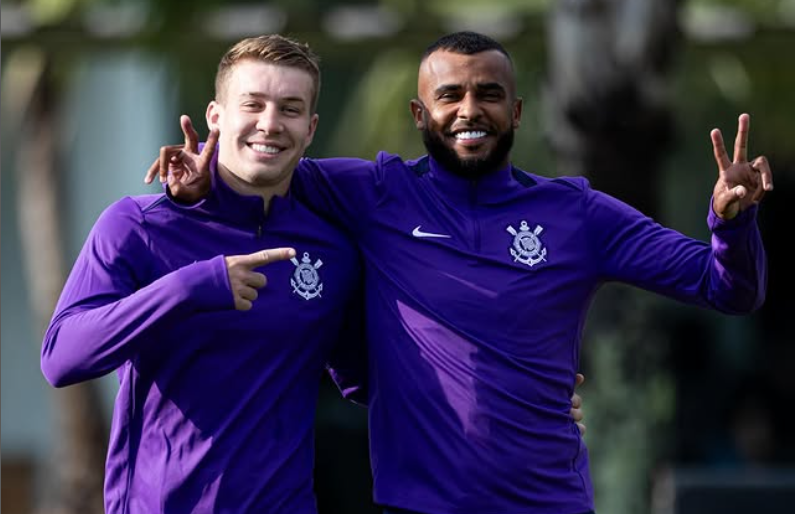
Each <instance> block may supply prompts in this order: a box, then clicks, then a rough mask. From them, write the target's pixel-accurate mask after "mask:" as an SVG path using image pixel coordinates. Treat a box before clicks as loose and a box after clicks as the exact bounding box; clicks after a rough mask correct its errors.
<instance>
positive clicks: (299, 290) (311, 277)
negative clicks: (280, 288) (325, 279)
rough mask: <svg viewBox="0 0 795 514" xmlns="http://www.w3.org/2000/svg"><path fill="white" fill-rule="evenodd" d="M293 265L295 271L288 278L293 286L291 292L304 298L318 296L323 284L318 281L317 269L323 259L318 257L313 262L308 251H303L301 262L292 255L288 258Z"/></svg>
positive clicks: (309, 298)
mask: <svg viewBox="0 0 795 514" xmlns="http://www.w3.org/2000/svg"><path fill="white" fill-rule="evenodd" d="M290 262H292V263H293V264H294V265H295V271H294V272H293V276H292V278H291V279H290V284H291V285H292V286H293V293H296V294H297V295H299V296H301V297H303V298H304V300H311V299H312V298H314V297H316V296H320V293H321V291H323V284H322V283H321V282H320V275H318V272H317V270H318V269H319V268H320V267H321V266H322V265H323V261H321V260H320V259H318V260H317V261H316V262H315V263H314V264H312V260H311V259H310V258H309V252H304V256H303V258H302V259H301V262H298V259H297V258H295V257H293V258H292V259H290Z"/></svg>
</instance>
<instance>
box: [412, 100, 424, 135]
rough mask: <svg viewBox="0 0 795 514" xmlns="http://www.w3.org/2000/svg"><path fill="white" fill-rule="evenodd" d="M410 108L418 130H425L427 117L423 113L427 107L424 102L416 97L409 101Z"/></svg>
mask: <svg viewBox="0 0 795 514" xmlns="http://www.w3.org/2000/svg"><path fill="white" fill-rule="evenodd" d="M409 109H410V110H411V117H412V118H414V126H415V127H417V129H418V130H424V129H425V117H424V116H423V115H422V114H423V111H424V110H425V107H423V105H422V102H420V101H419V100H417V99H416V98H415V99H414V100H412V101H411V102H409Z"/></svg>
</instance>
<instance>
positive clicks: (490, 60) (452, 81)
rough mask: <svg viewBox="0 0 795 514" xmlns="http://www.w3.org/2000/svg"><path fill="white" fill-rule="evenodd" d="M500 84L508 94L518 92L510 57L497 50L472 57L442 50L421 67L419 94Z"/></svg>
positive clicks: (430, 56) (426, 60)
mask: <svg viewBox="0 0 795 514" xmlns="http://www.w3.org/2000/svg"><path fill="white" fill-rule="evenodd" d="M495 83H496V84H500V85H501V86H502V87H504V88H505V90H506V91H508V93H510V94H513V93H514V91H515V79H514V73H513V68H512V67H511V63H510V61H509V60H508V58H507V57H506V56H505V55H503V54H502V53H501V52H499V51H497V50H488V51H485V52H480V53H476V54H472V55H466V54H459V53H455V52H449V51H446V50H440V51H437V52H434V53H432V54H431V55H429V56H428V57H427V58H426V59H425V61H423V63H422V65H421V66H420V72H419V80H418V88H419V92H420V94H422V93H424V92H431V91H433V90H435V89H437V88H439V87H442V86H462V87H472V86H476V85H478V84H495Z"/></svg>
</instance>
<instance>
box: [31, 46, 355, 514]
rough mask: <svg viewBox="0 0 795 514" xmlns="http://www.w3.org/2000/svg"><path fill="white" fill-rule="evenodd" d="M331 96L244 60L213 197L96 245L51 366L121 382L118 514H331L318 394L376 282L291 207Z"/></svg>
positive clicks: (156, 200) (306, 66) (157, 210)
mask: <svg viewBox="0 0 795 514" xmlns="http://www.w3.org/2000/svg"><path fill="white" fill-rule="evenodd" d="M319 83H320V73H319V69H318V65H317V59H316V57H315V56H314V54H312V52H311V51H310V50H309V48H308V47H307V46H305V45H303V44H299V43H296V42H294V41H292V40H290V39H287V38H284V37H281V36H275V35H272V36H263V37H258V38H250V39H246V40H243V41H241V42H240V43H238V44H237V45H235V46H233V47H232V48H231V49H230V50H229V51H228V52H227V53H226V54H225V55H224V57H223V58H222V59H221V62H220V65H219V68H218V74H217V79H216V97H215V99H214V100H213V101H212V102H210V103H209V105H208V106H207V114H206V117H207V123H208V125H209V127H210V128H211V129H212V132H211V135H210V138H209V142H210V145H209V146H208V151H206V152H205V153H204V154H203V158H204V159H207V160H210V159H211V157H212V152H211V151H209V150H211V149H212V148H213V147H215V144H216V141H217V143H218V152H217V154H216V155H215V157H214V158H213V160H212V162H211V163H208V164H209V169H210V171H211V174H212V182H213V184H214V187H213V191H212V193H211V194H210V195H209V196H207V198H205V199H204V200H203V201H202V202H201V203H199V204H198V205H194V206H190V207H186V206H183V205H180V204H178V203H176V202H174V201H172V199H171V198H169V197H168V196H167V195H165V194H155V195H144V196H137V197H128V198H123V199H121V200H119V201H118V202H116V203H114V204H113V205H111V206H110V207H109V208H108V209H107V210H106V211H105V212H104V213H103V214H102V215H101V216H100V218H99V220H98V221H97V223H96V224H95V226H94V227H93V229H92V231H91V233H90V235H89V236H88V239H87V241H86V243H85V246H84V247H83V250H82V252H81V253H80V256H79V257H78V259H77V262H76V263H75V265H74V268H73V270H72V272H71V274H70V276H69V279H68V281H67V283H66V285H65V287H64V290H63V292H62V294H61V298H60V300H59V302H58V305H57V307H56V309H55V313H54V315H53V318H52V321H51V323H50V326H49V328H48V330H47V332H46V335H45V337H44V342H43V346H42V353H41V366H42V370H43V372H44V375H45V376H46V378H47V380H48V381H49V382H50V383H51V384H52V385H54V386H56V387H62V386H68V385H70V384H74V383H77V382H81V381H84V380H89V379H93V378H96V377H99V376H102V375H105V374H107V373H110V372H112V371H114V370H118V375H119V382H120V390H119V393H118V396H117V398H116V405H115V409H114V414H113V423H112V429H111V434H110V445H109V450H108V457H107V465H106V477H105V509H106V512H108V513H153V512H164V513H166V512H168V513H178V514H182V513H188V512H213V513H222V512H228V513H234V514H237V513H268V512H273V513H276V512H279V513H290V514H312V513H314V512H315V511H316V505H315V504H316V502H315V498H314V493H313V483H312V477H313V473H312V471H313V461H314V457H313V456H314V454H313V448H314V437H313V435H314V432H313V427H314V416H315V407H316V403H317V396H318V389H319V383H320V380H321V376H322V373H323V370H324V367H325V366H326V365H327V363H328V362H329V361H330V360H333V358H335V357H340V355H341V354H342V353H343V352H344V351H345V349H344V347H342V346H340V345H336V342H337V339H338V337H340V336H341V330H342V329H343V324H344V321H345V320H346V317H347V316H348V315H349V312H348V311H350V310H351V309H349V301H350V300H351V298H352V296H353V294H354V292H355V291H356V289H357V282H356V279H357V278H358V276H359V267H358V260H357V259H358V257H357V253H356V251H355V249H354V247H353V246H352V245H351V244H350V243H349V242H348V241H347V240H346V238H345V237H344V236H343V234H342V233H341V232H339V231H338V230H337V229H335V228H334V227H333V226H331V225H330V224H329V223H327V222H326V221H324V220H323V219H321V218H319V217H318V216H317V215H315V214H313V213H312V211H310V210H309V209H307V208H306V207H304V205H302V204H301V203H300V202H299V201H298V200H296V199H295V197H292V196H289V195H287V194H286V193H287V190H288V187H289V184H290V179H291V176H292V174H293V170H294V169H295V166H296V164H297V163H298V161H299V159H300V158H301V156H302V155H303V153H304V150H305V149H306V148H307V147H308V146H309V144H310V143H311V142H312V137H313V136H314V134H315V128H316V127H317V122H318V116H317V114H316V113H315V107H316V103H317V94H318V88H319ZM265 274H267V285H266V276H265ZM353 314H355V313H353ZM352 338H353V337H352ZM341 358H342V357H341ZM342 362H344V359H343V361H342ZM344 369H345V368H338V369H337V370H336V373H333V376H334V377H336V378H337V379H338V380H339V383H340V384H344V378H345V373H344ZM343 387H345V386H344V385H343ZM354 391H355V390H353V389H348V392H349V393H351V392H354Z"/></svg>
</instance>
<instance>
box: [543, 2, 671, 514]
mask: <svg viewBox="0 0 795 514" xmlns="http://www.w3.org/2000/svg"><path fill="white" fill-rule="evenodd" d="M678 6H679V2H677V1H675V0H615V1H606V0H561V1H559V2H557V3H556V4H555V6H554V8H553V9H552V11H551V13H550V18H549V21H548V30H549V75H548V83H547V84H546V88H545V89H546V91H545V93H546V94H545V108H546V109H547V111H546V113H547V120H546V121H547V123H546V128H547V135H548V140H549V142H550V144H551V147H552V150H553V152H554V153H555V155H556V157H557V160H558V163H559V168H560V171H561V172H562V173H564V174H579V175H585V176H587V177H588V178H589V180H590V181H591V183H592V184H593V186H594V187H595V188H597V189H600V190H602V191H605V192H607V193H610V194H612V195H614V196H616V197H618V198H620V199H622V200H624V201H626V202H628V203H629V204H631V205H633V206H635V207H636V208H638V209H639V210H641V211H642V212H644V213H645V214H647V215H650V216H653V217H656V216H657V215H658V214H659V213H658V205H657V201H658V198H659V193H658V187H659V182H660V171H661V169H662V165H663V164H664V163H663V157H664V156H665V155H666V152H668V151H669V150H670V148H671V144H670V143H671V139H672V124H673V123H672V108H671V103H670V95H669V90H670V84H669V83H670V75H671V64H672V60H673V56H674V53H675V50H676V47H677V44H678V42H679V30H678V26H677V8H678ZM653 305H654V304H653V302H652V301H651V299H650V297H649V296H648V294H645V293H641V292H639V291H635V290H633V289H631V288H627V287H617V286H610V287H607V288H605V289H603V290H602V291H601V292H600V294H599V296H598V297H597V300H596V302H595V305H594V309H593V311H592V312H591V315H590V317H589V321H588V325H587V329H586V332H587V337H585V339H584V341H585V345H584V348H583V350H582V355H583V357H582V363H583V365H584V367H585V374H586V376H588V377H590V378H589V381H590V385H591V387H589V389H588V392H587V393H586V395H585V396H586V397H587V400H586V403H587V404H588V406H589V407H588V413H589V418H590V419H589V422H590V423H589V425H590V426H591V427H592V428H593V430H592V433H593V436H592V437H594V438H595V440H596V441H597V442H598V446H596V447H595V448H594V449H592V451H591V456H592V459H591V468H592V476H593V478H594V482H595V483H594V486H595V490H596V501H597V507H598V508H597V510H598V511H605V512H611V513H613V514H624V513H626V514H630V513H634V512H648V511H649V505H648V498H649V490H650V486H651V482H650V476H651V475H652V466H653V465H654V464H655V459H656V458H658V457H659V452H660V448H655V447H651V443H655V444H658V443H660V444H665V441H663V440H662V438H660V437H659V436H657V437H653V436H652V434H653V433H654V430H655V429H656V428H658V425H659V424H660V423H668V422H669V421H670V420H669V419H668V418H669V417H670V412H671V409H672V395H671V393H670V391H671V386H672V381H671V378H670V374H669V373H667V372H666V370H665V367H664V366H663V355H664V353H663V350H662V347H664V346H665V345H664V344H663V343H662V342H661V341H660V340H659V339H660V337H659V335H658V332H657V331H656V330H655V328H659V327H653V326H652V324H651V321H652V320H653V319H654V318H653V316H652V312H651V309H652V308H653ZM596 448H598V451H594V450H595V449H596Z"/></svg>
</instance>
